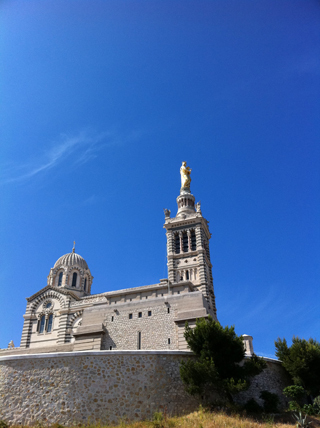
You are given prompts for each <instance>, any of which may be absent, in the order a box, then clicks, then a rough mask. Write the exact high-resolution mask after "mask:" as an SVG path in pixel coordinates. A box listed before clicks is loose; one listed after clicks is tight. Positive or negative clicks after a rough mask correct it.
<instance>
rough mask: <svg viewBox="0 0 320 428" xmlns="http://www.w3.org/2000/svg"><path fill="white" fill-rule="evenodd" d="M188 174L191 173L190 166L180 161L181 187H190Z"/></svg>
mask: <svg viewBox="0 0 320 428" xmlns="http://www.w3.org/2000/svg"><path fill="white" fill-rule="evenodd" d="M190 174H191V168H189V167H188V166H187V162H182V166H181V168H180V175H181V188H187V189H190V183H191V177H190Z"/></svg>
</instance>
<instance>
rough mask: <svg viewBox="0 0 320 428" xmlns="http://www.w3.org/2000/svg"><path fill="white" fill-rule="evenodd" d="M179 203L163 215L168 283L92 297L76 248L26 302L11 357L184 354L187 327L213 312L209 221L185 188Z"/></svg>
mask: <svg viewBox="0 0 320 428" xmlns="http://www.w3.org/2000/svg"><path fill="white" fill-rule="evenodd" d="M177 205H178V211H177V214H176V216H175V217H171V212H170V211H169V210H165V224H164V228H165V229H166V236H167V258H168V278H166V279H161V280H160V282H159V283H156V284H152V285H146V286H141V287H135V288H127V289H124V290H117V291H109V292H105V293H101V294H97V295H91V287H92V281H93V276H92V275H91V272H90V269H89V267H88V264H87V262H86V261H85V260H84V258H83V257H81V256H80V255H79V254H77V253H76V252H75V248H73V249H72V252H71V253H68V254H65V255H64V256H62V257H60V258H59V259H58V260H57V261H56V263H55V264H54V266H53V268H52V269H50V272H49V275H48V278H47V286H46V287H44V288H42V289H41V290H39V291H38V292H37V293H36V294H34V295H32V296H31V297H29V298H28V299H27V308H26V312H25V314H24V325H23V331H22V337H21V344H20V348H15V349H13V350H12V349H10V353H17V354H19V353H29V350H33V351H34V352H37V353H39V352H40V353H41V352H57V351H59V350H60V351H64V352H67V351H77V350H79V351H80V350H92V349H96V350H109V351H111V350H129V349H130V350H134V349H145V350H152V349H158V350H161V349H167V350H185V349H186V342H185V340H184V337H183V330H184V325H185V322H186V321H188V322H189V324H191V325H193V324H194V323H195V320H196V318H201V317H208V316H209V315H211V316H212V317H213V318H214V319H217V313H216V305H215V295H214V291H213V279H212V265H211V260H210V253H209V240H210V237H211V234H210V232H209V228H208V222H207V220H206V219H205V218H204V217H203V216H202V212H201V209H200V204H199V203H198V204H196V205H195V198H194V196H193V195H192V194H191V193H190V188H189V187H183V188H182V189H181V191H180V195H179V196H178V198H177ZM3 354H5V355H8V354H7V351H4V350H2V351H1V350H0V355H3Z"/></svg>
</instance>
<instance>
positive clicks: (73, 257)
mask: <svg viewBox="0 0 320 428" xmlns="http://www.w3.org/2000/svg"><path fill="white" fill-rule="evenodd" d="M61 265H63V266H75V265H78V266H80V267H82V269H88V265H87V262H86V261H85V259H84V258H83V257H81V256H80V255H79V254H77V253H75V252H74V251H72V253H68V254H65V255H64V256H61V257H60V258H59V259H58V260H57V261H56V262H55V264H54V267H53V268H55V267H58V266H61Z"/></svg>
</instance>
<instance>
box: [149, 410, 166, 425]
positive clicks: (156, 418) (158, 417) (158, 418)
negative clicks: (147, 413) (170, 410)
mask: <svg viewBox="0 0 320 428" xmlns="http://www.w3.org/2000/svg"><path fill="white" fill-rule="evenodd" d="M164 422H165V420H164V415H163V413H162V412H154V414H153V418H152V424H153V426H154V428H164V425H165V424H164Z"/></svg>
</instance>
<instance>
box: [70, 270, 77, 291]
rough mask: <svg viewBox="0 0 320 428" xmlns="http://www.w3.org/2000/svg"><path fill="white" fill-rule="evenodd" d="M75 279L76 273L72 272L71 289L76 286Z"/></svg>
mask: <svg viewBox="0 0 320 428" xmlns="http://www.w3.org/2000/svg"><path fill="white" fill-rule="evenodd" d="M77 278H78V274H77V272H73V275H72V284H71V286H72V287H76V286H77Z"/></svg>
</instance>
